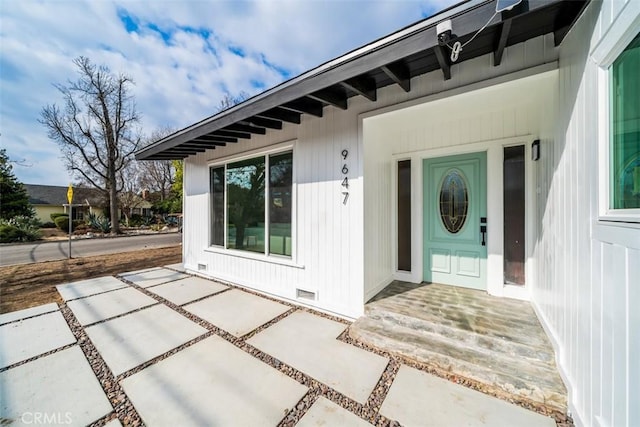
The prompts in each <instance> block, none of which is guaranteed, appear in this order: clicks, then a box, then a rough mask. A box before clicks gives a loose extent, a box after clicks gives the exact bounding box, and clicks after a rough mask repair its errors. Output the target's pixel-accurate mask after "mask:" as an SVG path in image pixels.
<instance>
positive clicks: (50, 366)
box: [0, 346, 112, 426]
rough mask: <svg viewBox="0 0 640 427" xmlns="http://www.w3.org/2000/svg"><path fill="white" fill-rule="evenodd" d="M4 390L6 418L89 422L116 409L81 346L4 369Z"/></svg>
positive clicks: (1, 402) (0, 405)
mask: <svg viewBox="0 0 640 427" xmlns="http://www.w3.org/2000/svg"><path fill="white" fill-rule="evenodd" d="M0 391H1V392H0V395H2V399H0V409H1V410H0V414H2V419H3V420H13V421H14V422H15V424H24V425H29V424H33V425H38V424H39V425H43V424H47V425H55V424H58V425H78V426H80V425H88V424H90V423H92V422H94V421H96V420H98V419H100V418H102V417H103V416H105V415H106V414H108V413H109V412H111V411H112V408H111V405H110V404H109V401H108V400H107V397H106V396H105V394H104V392H103V391H102V388H101V387H100V384H99V383H98V380H97V379H96V377H95V375H94V373H93V371H92V370H91V367H90V366H89V363H88V362H87V360H86V359H85V357H84V354H83V353H82V350H80V348H79V347H78V346H73V347H70V348H67V349H65V350H62V351H59V352H57V353H53V354H50V355H48V356H45V357H42V358H40V359H36V360H33V361H31V362H28V363H25V364H24V365H20V366H17V367H15V368H11V369H8V370H6V371H4V372H1V373H0ZM2 424H3V425H4V422H3V423H2ZM10 424H11V423H10Z"/></svg>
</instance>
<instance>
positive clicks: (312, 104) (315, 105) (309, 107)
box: [282, 96, 324, 117]
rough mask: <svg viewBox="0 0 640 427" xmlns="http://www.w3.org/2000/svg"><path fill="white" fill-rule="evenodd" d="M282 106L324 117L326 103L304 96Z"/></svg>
mask: <svg viewBox="0 0 640 427" xmlns="http://www.w3.org/2000/svg"><path fill="white" fill-rule="evenodd" d="M282 107H284V108H287V109H289V110H293V111H297V112H299V113H306V114H311V115H312V116H316V117H322V109H323V107H324V105H323V104H322V102H320V101H316V100H315V99H311V98H307V97H306V96H305V97H302V98H300V99H296V100H294V101H291V102H287V103H285V104H283V105H282Z"/></svg>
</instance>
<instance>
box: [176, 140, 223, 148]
mask: <svg viewBox="0 0 640 427" xmlns="http://www.w3.org/2000/svg"><path fill="white" fill-rule="evenodd" d="M226 145H227V144H225V143H224V142H200V141H195V140H194V141H193V142H189V143H186V144H182V145H181V146H180V148H186V149H201V148H203V149H205V150H209V149H213V148H215V147H224V146H226Z"/></svg>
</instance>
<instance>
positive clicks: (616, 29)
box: [532, 0, 640, 427]
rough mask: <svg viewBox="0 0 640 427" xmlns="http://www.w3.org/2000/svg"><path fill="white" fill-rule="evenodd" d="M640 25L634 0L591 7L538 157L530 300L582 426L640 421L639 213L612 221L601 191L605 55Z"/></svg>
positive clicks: (563, 53)
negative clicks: (549, 145) (549, 138)
mask: <svg viewBox="0 0 640 427" xmlns="http://www.w3.org/2000/svg"><path fill="white" fill-rule="evenodd" d="M639 30H640V2H638V1H636V0H626V1H625V0H605V1H604V2H592V3H591V4H590V5H589V6H588V8H587V9H586V11H585V13H584V14H583V15H582V17H581V18H580V20H579V21H578V22H577V24H576V25H575V27H574V28H573V29H572V30H571V32H570V33H569V34H568V35H567V37H566V39H565V40H564V42H563V43H562V45H561V46H560V58H559V91H558V94H559V97H558V98H559V107H558V116H557V117H556V119H555V121H556V123H555V126H556V131H555V137H554V144H553V149H552V150H549V151H547V150H543V151H542V156H543V159H542V160H543V161H541V162H538V164H539V165H538V166H539V169H538V171H537V173H538V185H539V186H540V187H541V188H542V189H543V191H542V192H541V194H540V195H539V203H538V216H539V221H540V228H541V230H540V235H539V241H538V246H537V249H536V258H537V274H538V280H537V281H536V284H535V286H534V288H533V289H532V302H533V304H534V306H535V308H536V310H537V312H538V315H539V317H540V318H541V319H542V323H543V324H544V326H545V327H546V329H547V330H548V332H549V334H550V336H551V337H552V340H553V341H554V345H555V348H556V353H557V358H558V361H559V365H560V369H561V371H562V373H563V376H564V378H565V382H566V383H567V385H568V389H569V390H568V391H569V406H570V411H571V413H572V414H573V416H574V420H575V421H576V424H577V425H586V426H601V427H606V426H611V427H613V426H639V425H640V310H639V309H638V307H639V306H640V218H636V219H635V221H636V222H635V223H633V222H632V223H627V224H621V223H616V222H612V221H610V220H609V219H610V218H608V217H607V216H606V215H602V208H601V207H602V206H603V205H605V204H606V201H607V198H606V195H605V194H603V192H602V191H599V189H600V190H601V189H602V188H606V185H607V182H608V178H607V171H606V167H605V165H606V161H605V160H604V158H605V156H606V152H607V148H608V143H609V136H608V131H607V126H608V124H607V122H608V120H609V112H608V105H609V98H608V94H607V90H608V89H607V86H608V75H607V70H606V68H607V66H608V64H605V63H603V61H601V60H600V58H602V57H604V56H606V55H610V54H612V53H613V54H614V57H615V56H617V54H619V52H620V50H621V49H622V48H624V46H618V47H617V48H618V51H617V53H615V52H612V49H610V48H609V47H608V46H614V45H616V44H619V43H618V42H619V41H620V37H621V36H620V35H621V34H626V37H627V43H628V42H629V41H630V40H629V39H628V36H629V34H633V35H635V34H637V32H638V31H639ZM624 45H625V46H626V44H624ZM603 49H604V50H605V51H603ZM609 64H610V62H609Z"/></svg>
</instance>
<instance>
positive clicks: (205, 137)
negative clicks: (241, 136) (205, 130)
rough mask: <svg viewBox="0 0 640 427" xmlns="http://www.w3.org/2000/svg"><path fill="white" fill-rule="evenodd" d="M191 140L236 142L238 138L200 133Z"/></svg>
mask: <svg viewBox="0 0 640 427" xmlns="http://www.w3.org/2000/svg"><path fill="white" fill-rule="evenodd" d="M192 141H202V142H238V138H231V137H228V136H218V135H211V134H207V135H202V136H199V137H197V138H194V139H193V140H192Z"/></svg>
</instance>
